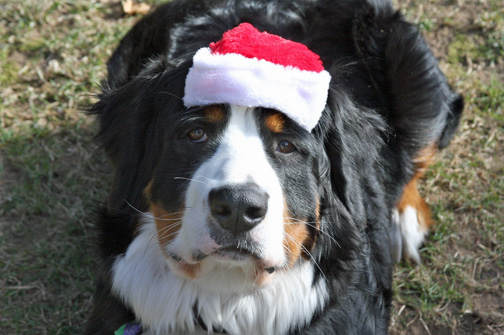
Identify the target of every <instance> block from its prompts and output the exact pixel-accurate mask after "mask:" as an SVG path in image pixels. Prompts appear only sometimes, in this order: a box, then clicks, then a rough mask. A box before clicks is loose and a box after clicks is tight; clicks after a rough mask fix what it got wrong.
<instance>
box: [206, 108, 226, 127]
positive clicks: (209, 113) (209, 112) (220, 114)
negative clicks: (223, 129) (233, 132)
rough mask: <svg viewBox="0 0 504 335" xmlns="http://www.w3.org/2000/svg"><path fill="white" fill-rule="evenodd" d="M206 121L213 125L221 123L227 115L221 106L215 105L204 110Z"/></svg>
mask: <svg viewBox="0 0 504 335" xmlns="http://www.w3.org/2000/svg"><path fill="white" fill-rule="evenodd" d="M204 113H205V117H206V119H207V120H208V121H209V122H211V123H219V122H222V121H223V120H224V117H225V113H224V111H223V110H222V107H221V106H218V105H213V106H208V107H206V108H205V109H204Z"/></svg>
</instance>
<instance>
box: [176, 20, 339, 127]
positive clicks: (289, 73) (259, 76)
mask: <svg viewBox="0 0 504 335" xmlns="http://www.w3.org/2000/svg"><path fill="white" fill-rule="evenodd" d="M330 80H331V76H330V75H329V73H328V72H327V71H325V70H324V67H323V65H322V61H321V60H320V57H319V56H318V55H317V54H315V53H313V52H312V51H310V50H309V49H308V48H307V47H306V46H305V45H304V44H301V43H297V42H293V41H290V40H286V39H284V38H282V37H280V36H277V35H273V34H269V33H267V32H259V31H258V30H257V29H256V28H255V27H253V26H252V25H251V24H249V23H242V24H240V25H239V26H237V27H236V28H234V29H232V30H229V31H227V32H225V33H224V34H223V37H222V39H221V40H220V41H218V42H215V43H211V44H210V47H209V48H202V49H200V50H198V51H197V52H196V54H195V55H194V58H193V66H192V67H191V69H190V70H189V74H188V76H187V78H186V86H185V92H184V104H185V106H187V107H191V106H201V105H209V104H216V103H230V104H236V105H241V106H248V107H267V108H273V109H276V110H278V111H280V112H282V113H284V114H285V115H287V116H288V117H290V118H291V119H293V120H294V121H295V122H297V123H298V124H299V125H301V126H302V127H303V128H305V129H306V130H308V131H311V130H312V129H313V128H314V127H315V125H316V124H317V123H318V120H319V119H320V116H321V115H322V111H323V109H324V107H325V103H326V100H327V94H328V89H329V82H330Z"/></svg>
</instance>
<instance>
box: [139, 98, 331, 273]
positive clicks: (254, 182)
mask: <svg viewBox="0 0 504 335" xmlns="http://www.w3.org/2000/svg"><path fill="white" fill-rule="evenodd" d="M164 132H165V138H164V140H163V144H164V146H163V150H162V151H161V155H160V157H159V162H158V164H157V166H156V168H155V169H154V171H153V174H152V179H151V180H150V181H149V184H148V186H147V187H146V189H145V196H146V198H147V199H148V206H149V212H150V213H151V215H152V216H153V219H154V221H155V222H156V228H157V233H158V234H157V239H158V242H159V245H160V246H161V248H162V249H163V252H164V253H165V255H166V257H167V260H168V263H169V264H170V266H171V268H172V269H173V270H175V271H176V272H177V273H179V274H180V275H182V276H184V277H188V278H194V277H198V276H199V275H200V273H201V272H206V271H208V270H209V269H211V268H212V267H214V266H221V267H223V268H224V269H226V268H229V267H233V266H238V267H244V268H247V269H249V268H250V269H253V271H255V275H256V276H257V278H256V279H258V280H260V279H262V278H263V277H264V275H265V274H267V273H273V272H274V271H276V270H281V269H287V268H289V267H291V266H292V265H293V264H294V263H296V262H297V261H298V259H299V258H300V257H301V256H302V255H304V256H305V257H307V256H308V255H310V251H311V250H312V247H313V244H314V243H315V240H316V236H317V231H318V229H319V227H320V194H321V190H320V174H321V171H320V169H319V163H318V161H317V159H316V157H317V156H320V148H321V145H322V143H320V140H319V139H317V138H316V137H315V136H313V135H312V134H311V133H309V132H307V131H306V130H304V129H302V128H301V127H300V126H298V125H297V124H296V123H294V122H293V121H292V120H290V119H289V118H288V117H286V116H285V115H283V114H282V113H280V112H278V111H275V110H271V109H265V108H248V107H240V106H235V105H211V106H205V107H200V108H192V109H190V110H185V109H184V108H181V114H180V115H179V117H176V118H175V120H173V121H172V122H170V123H169V124H168V125H166V126H165V127H164ZM247 271H249V270H247Z"/></svg>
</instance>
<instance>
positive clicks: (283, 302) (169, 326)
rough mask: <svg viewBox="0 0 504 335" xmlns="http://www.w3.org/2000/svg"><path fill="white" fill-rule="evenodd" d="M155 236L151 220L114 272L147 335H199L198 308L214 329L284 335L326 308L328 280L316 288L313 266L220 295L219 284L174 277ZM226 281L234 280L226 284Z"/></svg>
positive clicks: (114, 280)
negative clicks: (251, 286) (264, 283)
mask: <svg viewBox="0 0 504 335" xmlns="http://www.w3.org/2000/svg"><path fill="white" fill-rule="evenodd" d="M155 236H156V228H155V224H154V222H147V223H146V224H145V225H143V227H142V229H141V232H140V234H139V235H138V236H137V237H136V238H135V239H134V241H133V243H132V244H131V245H130V246H129V248H128V250H127V252H126V254H125V255H123V256H121V257H118V258H117V260H116V261H115V263H114V266H113V270H112V287H113V290H114V291H115V292H116V293H117V294H118V295H119V296H120V297H121V298H122V299H123V300H124V302H125V303H126V304H127V305H128V306H130V307H131V308H132V309H133V311H134V312H135V314H136V316H137V318H138V320H139V321H140V322H141V323H142V326H143V327H144V329H145V330H146V331H147V333H148V334H152V335H161V334H184V333H188V334H200V332H201V330H197V326H195V325H196V320H195V317H194V311H195V308H196V310H197V312H198V313H199V316H200V318H201V320H202V321H203V322H204V323H205V324H206V325H207V326H208V327H209V329H212V327H215V328H216V329H219V328H220V327H222V328H223V329H225V330H226V332H227V333H228V334H254V335H255V334H264V335H280V334H285V333H287V332H288V331H289V329H291V328H292V327H294V326H298V325H299V326H301V325H304V324H306V323H307V322H309V321H310V320H311V319H312V317H313V314H314V313H315V312H316V311H317V310H320V309H321V308H323V306H324V304H325V298H326V297H327V287H326V284H325V282H324V281H323V280H320V281H318V282H317V283H316V284H315V285H313V284H312V281H313V265H312V264H311V263H310V262H307V261H303V262H302V263H300V264H297V265H296V266H294V268H292V269H290V270H288V271H278V272H277V273H274V276H275V277H274V278H273V279H272V281H271V282H270V283H268V284H266V285H264V286H262V287H253V288H250V289H246V290H244V291H242V292H229V291H228V292H226V291H225V290H223V289H222V290H220V289H219V290H218V291H216V290H215V289H213V288H215V287H216V286H218V283H208V284H209V285H208V286H207V285H205V279H202V280H197V281H190V280H186V279H183V278H180V277H178V276H177V275H175V274H173V273H172V272H171V271H170V270H169V268H168V265H167V264H166V260H165V257H164V255H163V253H162V251H161V248H160V247H159V244H158V242H157V238H156V237H155ZM221 276H222V278H224V277H228V276H233V271H229V273H227V272H226V271H225V270H223V271H222V273H221ZM207 280H210V281H218V280H219V275H215V274H212V275H211V276H209V277H208V279H207ZM227 281H229V278H226V280H224V281H223V282H227ZM210 287H212V289H209V288H210ZM195 306H196V307H195ZM210 333H211V332H210Z"/></svg>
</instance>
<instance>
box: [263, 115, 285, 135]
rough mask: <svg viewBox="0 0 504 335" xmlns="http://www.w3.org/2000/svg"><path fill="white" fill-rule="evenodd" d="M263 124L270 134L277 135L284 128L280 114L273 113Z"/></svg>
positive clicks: (283, 121)
mask: <svg viewBox="0 0 504 335" xmlns="http://www.w3.org/2000/svg"><path fill="white" fill-rule="evenodd" d="M265 124H266V127H268V129H269V130H270V131H271V132H273V133H275V134H278V133H281V132H282V131H283V130H284V128H285V118H284V116H283V115H282V114H280V113H273V114H270V115H268V116H267V117H266V121H265Z"/></svg>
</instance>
